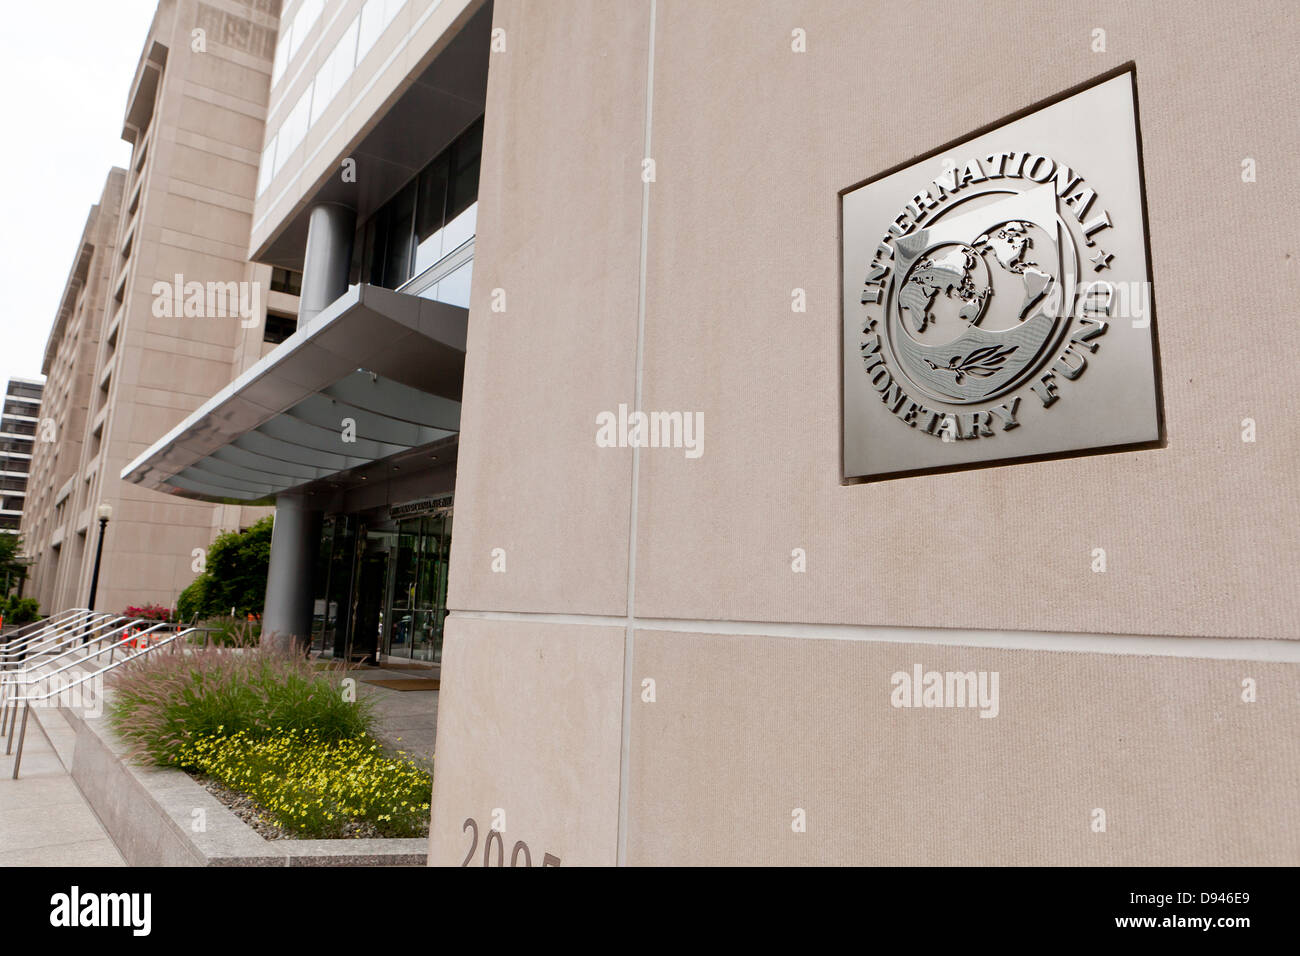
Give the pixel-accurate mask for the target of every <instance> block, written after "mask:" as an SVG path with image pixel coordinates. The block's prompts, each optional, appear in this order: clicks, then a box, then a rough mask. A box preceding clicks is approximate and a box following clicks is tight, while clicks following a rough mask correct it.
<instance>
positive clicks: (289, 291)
mask: <svg viewBox="0 0 1300 956" xmlns="http://www.w3.org/2000/svg"><path fill="white" fill-rule="evenodd" d="M278 6H279V5H278V2H273V0H249V2H247V3H243V2H231V0H221V2H219V3H217V2H214V3H206V2H197V0H163V2H162V3H160V4H159V6H158V10H157V13H156V14H155V17H154V20H153V23H152V25H151V26H150V29H149V35H148V36H147V37H146V39H145V43H144V46H143V49H142V51H141V55H140V61H139V65H138V67H137V69H136V74H135V77H134V78H133V80H132V83H131V87H130V90H129V93H128V97H127V106H126V112H125V116H124V119H123V129H122V136H123V138H124V139H125V140H126V141H128V142H129V143H131V145H132V154H131V161H130V164H129V167H128V168H127V169H125V170H121V169H115V170H114V171H113V172H112V173H111V174H110V176H109V177H108V181H107V183H106V185H105V189H104V194H103V196H102V197H101V200H100V202H99V203H98V204H97V205H96V206H95V208H94V209H92V211H91V214H90V217H89V218H88V220H87V224H86V229H85V231H84V233H83V236H82V241H81V244H80V246H79V247H78V249H77V252H76V256H75V258H74V263H73V267H72V270H71V273H70V275H69V278H68V283H67V286H66V287H65V290H64V295H63V298H62V301H61V303H60V306H59V311H58V314H57V316H56V318H55V322H54V325H53V328H52V330H51V334H50V339H49V344H48V346H47V348H46V355H45V366H44V369H43V371H44V372H45V374H46V376H47V387H46V405H45V408H44V410H43V411H42V417H43V418H45V419H48V420H50V421H51V422H52V423H53V431H52V433H51V434H52V436H53V437H52V440H51V441H49V442H48V443H41V444H40V445H38V450H37V453H36V456H35V458H34V461H33V474H32V479H31V482H30V488H29V493H30V495H31V497H32V504H33V507H32V508H31V509H29V512H28V514H27V515H26V516H25V517H24V524H23V527H24V534H25V538H26V542H27V550H28V554H29V556H30V558H31V559H32V561H33V569H32V574H33V583H34V585H35V588H34V590H32V591H30V592H29V593H30V594H31V595H32V596H35V597H37V598H38V599H39V600H40V602H41V605H42V607H43V608H45V609H46V610H57V609H59V608H63V607H69V606H78V605H79V604H83V603H84V602H85V600H86V599H87V596H88V594H89V590H90V575H91V573H92V567H93V563H94V561H93V559H94V551H95V546H94V545H95V543H94V541H93V540H91V541H89V542H88V541H87V536H88V535H89V536H90V537H92V538H93V537H94V535H95V534H96V533H97V522H96V521H95V520H94V518H95V515H96V514H97V512H98V509H99V507H100V506H101V505H108V506H109V507H110V508H111V509H112V520H111V521H110V522H109V525H108V528H107V532H106V535H105V541H104V560H103V562H102V569H101V572H100V581H99V591H98V600H97V604H98V606H99V607H100V608H101V609H107V610H121V609H123V608H125V607H126V606H128V605H141V604H146V603H158V604H164V605H168V606H174V604H175V601H176V598H177V596H178V594H179V593H180V591H181V590H182V589H183V588H184V587H185V586H186V585H187V584H188V583H189V582H190V581H191V580H193V578H194V576H195V574H196V572H197V570H198V568H199V567H200V566H201V564H200V561H199V559H200V557H201V555H202V553H203V551H204V549H205V548H206V547H207V545H208V544H209V543H211V541H212V539H213V537H214V536H215V535H216V534H217V533H219V532H220V531H223V530H231V529H237V528H241V527H246V526H248V525H249V524H251V523H252V522H253V521H255V520H256V519H257V517H259V516H260V515H262V514H265V513H266V512H265V511H264V510H259V509H247V508H241V507H239V506H233V507H231V506H214V505H212V504H209V503H206V502H196V501H186V500H180V499H174V500H168V499H166V498H161V497H159V496H157V495H151V494H146V493H143V492H141V491H140V490H139V489H138V488H136V487H135V486H133V485H131V484H130V483H125V484H124V483H123V482H122V481H121V480H120V478H119V473H120V472H121V470H122V466H123V465H124V464H126V463H127V462H128V461H130V460H131V458H132V457H134V456H135V455H136V454H137V453H138V452H139V450H140V449H142V448H144V447H146V446H147V445H148V444H149V443H150V442H152V441H153V440H154V439H155V438H156V437H157V435H158V434H159V433H160V432H162V431H165V430H166V429H167V428H169V427H170V426H171V425H173V424H174V423H175V422H176V421H178V420H180V419H181V418H182V417H184V416H185V415H186V414H187V413H188V412H190V411H192V410H193V409H194V408H196V407H198V406H199V405H200V404H201V403H202V402H203V401H204V400H205V399H207V398H209V397H210V396H211V395H212V393H213V392H215V391H216V390H217V389H219V388H220V387H221V386H222V385H224V384H225V383H226V382H228V381H229V380H230V379H231V377H232V376H234V375H237V374H239V372H240V371H241V370H242V369H243V368H245V367H246V366H248V365H250V364H252V363H253V362H255V361H257V359H259V358H260V357H261V356H262V354H264V353H265V352H268V351H269V350H270V349H271V348H273V347H274V344H275V343H276V342H277V341H279V340H280V339H281V338H283V336H284V334H285V327H286V324H291V323H292V321H293V319H294V316H295V314H296V311H297V296H296V295H295V294H294V293H295V291H296V277H294V276H291V275H289V274H288V273H285V272H276V271H275V270H273V269H272V268H271V267H269V266H263V265H254V264H250V263H249V262H248V259H247V255H246V245H247V238H248V233H249V230H250V228H251V224H252V212H253V208H252V206H253V198H254V192H255V188H256V182H257V169H258V159H259V154H260V151H261V145H262V136H263V124H264V121H265V118H266V109H267V87H268V79H269V76H270V73H271V69H272V59H273V54H274V47H275V36H276V31H277V26H278V20H277V16H276V15H277V13H278Z"/></svg>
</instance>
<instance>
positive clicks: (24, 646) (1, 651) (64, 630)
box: [0, 611, 126, 664]
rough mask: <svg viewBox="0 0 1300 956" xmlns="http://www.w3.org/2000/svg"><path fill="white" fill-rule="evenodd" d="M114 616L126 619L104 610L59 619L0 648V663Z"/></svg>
mask: <svg viewBox="0 0 1300 956" xmlns="http://www.w3.org/2000/svg"><path fill="white" fill-rule="evenodd" d="M112 618H116V619H118V620H126V618H125V617H123V616H122V615H120V614H117V615H114V614H109V613H107V612H104V611H86V612H83V613H82V614H80V615H77V616H75V617H71V618H68V619H66V620H62V621H59V622H58V623H57V624H54V625H53V626H51V627H48V628H45V629H44V630H40V631H36V632H34V633H32V634H27V635H24V636H23V637H22V638H20V639H19V640H17V641H14V642H12V643H11V644H9V645H8V646H6V647H3V648H0V664H2V663H3V662H4V661H12V660H15V659H17V660H22V659H23V658H26V657H29V656H31V655H32V654H40V653H44V649H45V646H47V645H49V644H52V643H61V642H62V640H63V639H64V638H67V637H72V636H73V635H74V634H76V633H77V631H78V630H79V629H80V628H84V627H87V626H89V625H91V624H92V623H95V622H102V621H106V620H110V619H112Z"/></svg>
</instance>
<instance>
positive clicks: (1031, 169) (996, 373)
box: [841, 69, 1161, 479]
mask: <svg viewBox="0 0 1300 956" xmlns="http://www.w3.org/2000/svg"><path fill="white" fill-rule="evenodd" d="M841 204H842V205H841V217H842V221H841V225H842V232H843V240H844V249H843V252H844V255H843V267H844V274H843V283H844V288H843V309H844V337H843V353H844V405H843V423H844V434H843V442H844V444H843V467H844V472H843V476H844V478H845V479H863V478H884V477H892V476H898V475H902V474H907V473H911V472H918V471H933V470H946V469H953V468H960V467H966V466H971V465H980V464H984V465H987V464H995V463H996V464H1003V463H1007V462H1010V461H1013V460H1015V459H1026V458H1045V457H1059V456H1064V455H1073V454H1082V453H1089V452H1100V451H1116V450H1119V449H1122V448H1137V447H1151V446H1152V445H1155V444H1158V443H1159V441H1160V438H1161V424H1160V404H1159V395H1158V381H1157V375H1156V352H1155V335H1154V316H1153V308H1154V299H1153V297H1152V294H1151V281H1150V269H1149V266H1148V262H1147V243H1146V223H1145V215H1144V209H1143V197H1142V174H1141V157H1140V155H1139V145H1138V128H1137V110H1136V90H1135V85H1134V75H1133V72H1132V71H1131V69H1126V70H1124V71H1122V72H1120V73H1118V75H1111V76H1110V77H1109V78H1105V79H1102V80H1100V81H1098V82H1096V83H1094V84H1092V85H1090V86H1088V87H1086V88H1085V89H1083V90H1081V91H1079V92H1075V93H1073V94H1070V95H1068V96H1065V97H1063V98H1059V99H1057V100H1056V101H1055V102H1053V103H1051V104H1050V105H1047V106H1044V107H1041V108H1039V109H1036V110H1033V111H1031V112H1028V113H1026V114H1025V115H1023V116H1021V117H1020V118H1018V119H1014V120H1012V121H1009V122H1006V123H1004V124H1002V125H1000V126H998V127H997V128H995V129H993V130H992V131H990V132H985V133H981V134H978V135H975V136H972V137H971V138H969V139H967V140H965V141H963V142H960V143H958V144H957V145H954V146H950V147H945V148H944V149H942V150H940V151H938V152H936V153H934V154H932V155H931V156H929V157H927V158H925V159H921V160H917V161H915V162H912V163H909V164H908V165H907V166H906V167H904V168H901V169H898V170H895V171H893V172H890V173H886V174H883V175H880V176H878V177H876V178H874V179H871V180H868V181H867V182H866V183H863V184H862V185H859V186H855V187H853V188H851V189H848V190H846V191H845V192H843V193H842V194H841Z"/></svg>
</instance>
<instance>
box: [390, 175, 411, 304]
mask: <svg viewBox="0 0 1300 956" xmlns="http://www.w3.org/2000/svg"><path fill="white" fill-rule="evenodd" d="M415 193H416V183H415V182H414V181H412V182H410V183H408V184H407V185H406V188H405V189H403V190H402V191H401V192H400V193H398V194H397V195H396V196H395V197H394V198H393V199H392V200H390V201H389V204H388V221H387V222H386V223H385V224H384V225H385V231H386V232H387V234H388V238H387V248H386V249H385V250H384V281H383V285H384V286H385V287H387V288H389V289H396V288H397V287H398V286H399V285H401V284H402V283H403V282H405V281H406V280H407V279H409V278H410V277H411V237H412V230H413V229H414V227H415Z"/></svg>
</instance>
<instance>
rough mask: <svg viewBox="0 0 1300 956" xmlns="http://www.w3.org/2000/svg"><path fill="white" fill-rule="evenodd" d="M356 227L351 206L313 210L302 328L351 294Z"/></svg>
mask: <svg viewBox="0 0 1300 956" xmlns="http://www.w3.org/2000/svg"><path fill="white" fill-rule="evenodd" d="M356 228H357V214H356V211H355V210H353V209H349V208H348V207H347V206H341V205H339V204H338V203H331V202H323V203H317V204H316V205H315V206H313V207H312V209H311V213H310V215H309V217H308V219H307V251H306V253H305V255H304V257H303V266H302V290H301V292H302V294H301V296H300V297H299V300H298V325H300V326H301V325H302V324H303V323H305V322H309V321H311V320H312V319H314V318H315V317H316V316H317V315H319V314H320V313H321V311H322V310H324V309H325V307H326V306H328V305H329V304H330V303H331V302H333V301H334V300H335V299H337V298H338V297H339V296H341V295H342V294H343V293H344V292H346V291H348V273H349V272H350V271H351V269H352V236H353V233H355V232H356Z"/></svg>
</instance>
